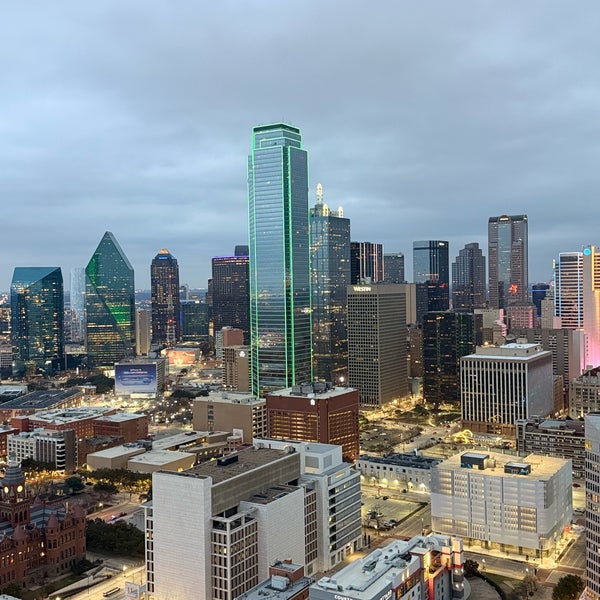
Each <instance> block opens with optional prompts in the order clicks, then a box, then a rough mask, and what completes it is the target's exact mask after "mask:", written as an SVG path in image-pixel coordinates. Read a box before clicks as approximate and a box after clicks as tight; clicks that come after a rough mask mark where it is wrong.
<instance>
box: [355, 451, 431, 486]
mask: <svg viewBox="0 0 600 600" xmlns="http://www.w3.org/2000/svg"><path fill="white" fill-rule="evenodd" d="M439 462H441V459H440V458H431V457H428V456H421V455H415V454H410V453H406V454H388V455H387V456H383V457H379V456H369V455H367V454H363V455H362V456H361V457H360V458H359V459H358V460H357V461H356V468H357V469H358V470H359V471H360V476H361V477H360V479H361V483H363V485H373V486H380V487H382V488H391V489H396V490H407V491H408V490H415V491H418V492H429V491H430V488H431V468H432V467H433V466H435V465H437V464H438V463H439Z"/></svg>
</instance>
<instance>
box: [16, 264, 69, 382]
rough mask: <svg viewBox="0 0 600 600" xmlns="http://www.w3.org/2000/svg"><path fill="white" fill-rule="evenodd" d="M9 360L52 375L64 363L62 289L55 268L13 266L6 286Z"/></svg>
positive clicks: (60, 276)
mask: <svg viewBox="0 0 600 600" xmlns="http://www.w3.org/2000/svg"><path fill="white" fill-rule="evenodd" d="M10 308H11V342H12V346H13V358H14V360H15V361H22V362H24V363H27V362H34V363H35V364H36V366H37V367H38V368H39V369H42V370H44V371H45V372H52V371H53V370H54V369H60V368H62V367H63V364H64V362H63V361H64V330H63V321H64V289H63V277H62V271H61V270H60V268H59V267H17V268H16V269H15V270H14V273H13V278H12V282H11V285H10Z"/></svg>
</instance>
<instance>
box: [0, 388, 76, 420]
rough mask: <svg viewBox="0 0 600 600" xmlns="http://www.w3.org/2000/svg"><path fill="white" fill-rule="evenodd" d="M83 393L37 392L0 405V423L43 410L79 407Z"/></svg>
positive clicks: (65, 391) (71, 391)
mask: <svg viewBox="0 0 600 600" xmlns="http://www.w3.org/2000/svg"><path fill="white" fill-rule="evenodd" d="M82 401H83V392H82V391H81V390H79V389H77V388H69V389H66V390H38V391H35V392H30V393H29V394H25V395H24V396H19V397H18V398H15V399H14V400H9V401H8V402H4V403H3V404H2V405H0V421H9V420H10V419H12V418H13V417H16V416H18V415H32V414H35V413H38V412H40V411H44V410H50V409H64V408H74V407H78V406H81V403H82Z"/></svg>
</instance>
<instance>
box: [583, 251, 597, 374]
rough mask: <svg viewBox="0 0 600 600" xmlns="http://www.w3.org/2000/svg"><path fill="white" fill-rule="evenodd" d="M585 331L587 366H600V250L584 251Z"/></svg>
mask: <svg viewBox="0 0 600 600" xmlns="http://www.w3.org/2000/svg"><path fill="white" fill-rule="evenodd" d="M583 329H584V331H585V334H586V336H587V352H586V361H587V364H588V365H590V366H592V367H597V366H599V365H600V248H596V247H595V246H586V247H585V248H584V249H583Z"/></svg>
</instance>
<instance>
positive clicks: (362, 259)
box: [349, 242, 384, 284]
mask: <svg viewBox="0 0 600 600" xmlns="http://www.w3.org/2000/svg"><path fill="white" fill-rule="evenodd" d="M383 268H384V264H383V244H375V243H373V242H350V282H349V283H352V284H358V283H381V282H382V281H383V278H384V271H383Z"/></svg>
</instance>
